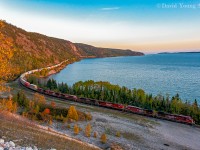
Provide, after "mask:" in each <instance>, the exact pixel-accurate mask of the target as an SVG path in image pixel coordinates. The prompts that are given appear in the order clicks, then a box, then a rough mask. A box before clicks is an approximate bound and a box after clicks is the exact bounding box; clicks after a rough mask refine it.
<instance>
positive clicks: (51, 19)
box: [0, 0, 200, 53]
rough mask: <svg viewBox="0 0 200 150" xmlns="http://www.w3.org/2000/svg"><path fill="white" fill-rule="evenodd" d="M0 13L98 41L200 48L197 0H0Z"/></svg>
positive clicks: (46, 30)
mask: <svg viewBox="0 0 200 150" xmlns="http://www.w3.org/2000/svg"><path fill="white" fill-rule="evenodd" d="M0 19H2V20H6V22H8V23H11V24H13V25H16V26H18V27H20V28H22V29H25V30H27V31H31V32H38V33H41V34H45V35H47V36H52V37H57V38H62V39H66V40H70V41H72V42H77V43H86V44H91V45H94V46H97V47H108V48H122V49H131V50H136V51H141V52H144V53H158V52H178V51H200V0H0Z"/></svg>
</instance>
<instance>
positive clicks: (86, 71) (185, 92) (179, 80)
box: [50, 53, 200, 102]
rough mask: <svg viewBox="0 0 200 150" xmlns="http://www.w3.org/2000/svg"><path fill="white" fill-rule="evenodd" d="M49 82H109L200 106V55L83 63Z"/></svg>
mask: <svg viewBox="0 0 200 150" xmlns="http://www.w3.org/2000/svg"><path fill="white" fill-rule="evenodd" d="M50 78H54V79H56V80H57V81H58V82H65V83H68V84H69V85H72V84H73V83H75V82H77V81H80V80H82V81H85V80H95V81H100V80H101V81H109V82H111V83H113V84H119V85H121V86H127V87H128V88H131V89H132V88H142V89H144V90H145V91H146V92H147V93H152V94H154V95H157V94H159V93H161V94H163V95H165V94H169V95H170V96H173V95H175V94H176V93H179V94H180V97H181V98H182V99H184V100H186V99H187V100H189V101H192V102H193V100H194V99H197V100H198V101H199V102H200V53H187V54H186V53H185V54H155V55H146V56H142V57H137V56H135V57H132V56H131V57H112V58H95V59H84V60H82V61H80V62H76V63H74V64H71V65H69V66H67V67H66V68H65V69H64V70H62V71H61V72H60V73H58V74H56V75H52V76H51V77H50Z"/></svg>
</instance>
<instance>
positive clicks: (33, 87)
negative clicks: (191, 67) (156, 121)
mask: <svg viewBox="0 0 200 150" xmlns="http://www.w3.org/2000/svg"><path fill="white" fill-rule="evenodd" d="M61 64H62V63H60V64H58V65H55V66H51V67H47V68H42V69H52V68H55V67H58V66H60V65H61ZM42 69H35V70H32V71H28V72H26V73H24V74H22V75H21V76H20V79H19V81H20V83H21V84H22V85H23V86H25V87H26V88H29V89H31V90H33V91H35V92H39V93H41V94H45V95H49V96H53V97H57V98H60V99H61V100H63V101H67V100H70V101H74V102H79V103H84V104H88V105H94V106H99V107H105V108H110V109H116V110H120V111H124V112H130V113H135V114H139V115H145V116H149V117H155V118H160V119H165V120H170V121H175V122H179V123H185V124H190V125H193V124H195V122H194V120H193V119H192V118H191V117H190V116H184V115H177V114H170V113H166V112H159V111H158V112H155V111H153V110H148V109H143V108H140V107H136V106H131V105H128V106H127V105H124V104H117V103H112V102H106V101H101V100H96V99H91V98H85V97H77V96H76V95H70V94H63V93H59V92H54V91H51V90H45V89H42V88H39V87H37V85H34V84H30V83H29V82H27V81H26V75H28V74H32V73H34V72H37V71H41V70H42Z"/></svg>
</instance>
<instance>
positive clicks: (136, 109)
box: [125, 105, 143, 114]
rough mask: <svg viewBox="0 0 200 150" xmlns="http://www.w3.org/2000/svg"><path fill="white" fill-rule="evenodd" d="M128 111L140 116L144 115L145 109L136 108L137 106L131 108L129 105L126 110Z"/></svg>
mask: <svg viewBox="0 0 200 150" xmlns="http://www.w3.org/2000/svg"><path fill="white" fill-rule="evenodd" d="M125 110H126V111H129V112H133V113H138V114H143V109H142V108H139V107H135V106H130V105H128V106H127V107H126V108H125Z"/></svg>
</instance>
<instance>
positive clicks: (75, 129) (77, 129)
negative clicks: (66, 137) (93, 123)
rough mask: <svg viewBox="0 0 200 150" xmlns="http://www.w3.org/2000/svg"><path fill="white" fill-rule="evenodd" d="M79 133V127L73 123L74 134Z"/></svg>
mask: <svg viewBox="0 0 200 150" xmlns="http://www.w3.org/2000/svg"><path fill="white" fill-rule="evenodd" d="M78 133H79V127H78V125H77V124H75V125H74V134H76V135H77V134H78Z"/></svg>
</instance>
